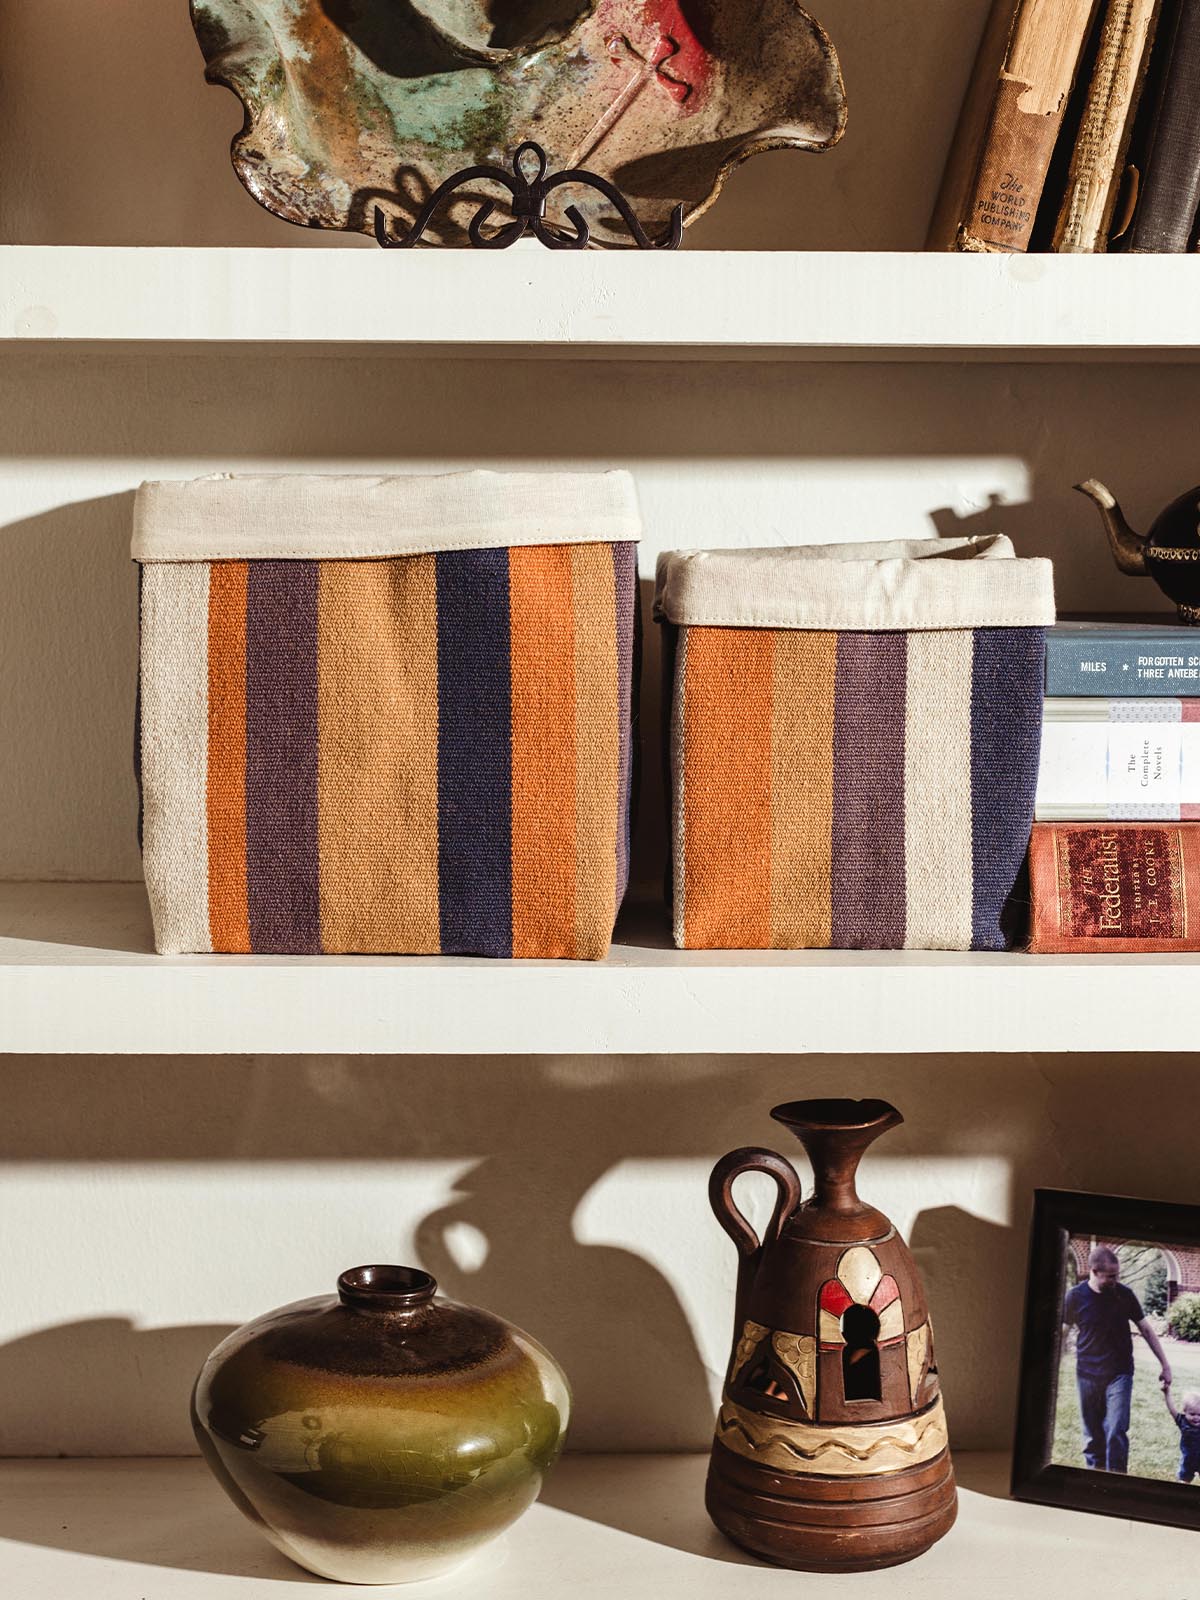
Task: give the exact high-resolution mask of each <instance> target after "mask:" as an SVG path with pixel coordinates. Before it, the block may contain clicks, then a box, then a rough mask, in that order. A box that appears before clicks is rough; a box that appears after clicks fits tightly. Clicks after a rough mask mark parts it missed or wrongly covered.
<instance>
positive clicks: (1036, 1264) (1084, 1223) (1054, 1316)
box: [1012, 1189, 1200, 1528]
mask: <svg viewBox="0 0 1200 1600" xmlns="http://www.w3.org/2000/svg"><path fill="white" fill-rule="evenodd" d="M1072 1234H1074V1235H1081V1234H1084V1235H1087V1234H1092V1235H1096V1236H1098V1237H1100V1238H1104V1239H1118V1240H1129V1241H1131V1242H1134V1241H1137V1242H1141V1241H1145V1242H1146V1243H1148V1244H1162V1245H1166V1246H1168V1247H1169V1246H1171V1245H1185V1246H1193V1247H1195V1246H1196V1245H1200V1206H1187V1205H1172V1204H1169V1203H1167V1202H1165V1201H1159V1200H1130V1199H1125V1198H1123V1197H1121V1196H1119V1195H1099V1194H1082V1193H1075V1192H1071V1191H1067V1190H1062V1189H1037V1190H1035V1191H1034V1205H1033V1223H1032V1228H1031V1232H1030V1241H1029V1276H1028V1282H1027V1286H1026V1293H1025V1329H1024V1335H1023V1338H1022V1342H1021V1380H1020V1389H1019V1398H1018V1402H1017V1431H1016V1440H1015V1444H1014V1447H1013V1470H1012V1493H1013V1495H1014V1496H1015V1498H1017V1499H1018V1500H1032V1501H1037V1502H1039V1503H1041V1504H1043V1505H1054V1506H1065V1507H1068V1508H1070V1509H1071V1510H1075V1511H1096V1512H1100V1513H1102V1514H1104V1515H1106V1516H1112V1517H1133V1518H1137V1519H1138V1520H1140V1521H1143V1522H1164V1523H1170V1524H1172V1525H1173V1526H1175V1527H1180V1528H1200V1484H1196V1483H1191V1484H1188V1483H1168V1482H1165V1481H1163V1480H1160V1479H1157V1478H1139V1477H1134V1476H1132V1475H1126V1474H1122V1473H1115V1472H1101V1471H1091V1470H1089V1469H1088V1468H1086V1467H1082V1466H1080V1467H1065V1466H1059V1465H1057V1464H1056V1463H1054V1462H1052V1461H1051V1459H1050V1457H1051V1453H1052V1449H1053V1442H1054V1427H1055V1416H1056V1412H1057V1405H1058V1373H1059V1359H1060V1355H1061V1349H1062V1304H1063V1293H1064V1289H1065V1283H1066V1272H1067V1241H1068V1239H1069V1238H1070V1237H1071V1235H1072Z"/></svg>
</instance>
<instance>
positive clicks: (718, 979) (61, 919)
mask: <svg viewBox="0 0 1200 1600" xmlns="http://www.w3.org/2000/svg"><path fill="white" fill-rule="evenodd" d="M627 921H628V928H627V929H626V930H625V931H623V932H621V933H620V935H619V937H618V940H617V942H616V943H615V944H614V946H613V949H612V953H611V954H610V955H609V957H608V959H607V960H606V961H599V962H585V961H487V960H482V959H476V958H472V957H461V956H457V957H446V956H409V957H388V956H317V957H312V956H305V957H293V956H278V957H272V956H177V957H171V958H164V957H161V956H156V955H154V953H153V947H152V943H151V935H150V919H149V914H148V911H147V906H146V896H145V891H144V889H143V888H142V886H141V885H140V884H64V883H54V884H44V883H43V884H36V883H9V884H0V1053H4V1052H8V1053H19V1054H38V1053H41V1054H70V1053H86V1054H106V1053H107V1054H126V1055H139V1054H152V1055H160V1054H161V1055H168V1054H170V1055H228V1054H264V1055H265V1054H276V1055H389V1054H420V1055H539V1054H549V1055H557V1054H564V1055H568V1054H569V1055H607V1054H625V1055H638V1054H667V1053H674V1054H686V1053H696V1054H705V1055H716V1054H736V1055H756V1054H764V1055H771V1054H785V1055H802V1054H806V1053H813V1054H815V1053H822V1054H849V1053H853V1054H904V1053H910V1054H911V1053H946V1052H956V1053H965V1052H980V1051H1038V1052H1041V1053H1054V1052H1059V1051H1125V1050H1128V1051H1138V1052H1145V1051H1147V1050H1179V1051H1184V1050H1195V1049H1196V1048H1197V1039H1198V1038H1200V1027H1198V1023H1200V989H1198V987H1197V985H1196V982H1195V977H1196V974H1197V972H1198V971H1200V957H1198V956H1189V955H1178V956H1042V957H1031V956H1025V955H1020V954H1009V955H1005V954H1001V955H990V954H982V955H961V954H953V953H947V952H923V951H846V950H810V951H801V952H790V951H781V950H751V951H746V950H701V951H694V950H692V951H680V950H675V949H673V948H672V947H671V945H670V943H669V938H668V930H667V926H666V919H665V916H664V915H663V913H662V912H661V910H660V911H657V912H646V913H643V914H642V915H641V916H640V918H639V917H633V918H629V919H627ZM623 927H624V923H623Z"/></svg>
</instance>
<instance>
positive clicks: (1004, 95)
mask: <svg viewBox="0 0 1200 1600" xmlns="http://www.w3.org/2000/svg"><path fill="white" fill-rule="evenodd" d="M1198 206H1200V0H994V3H993V7H992V12H991V16H990V18H989V21H988V23H987V26H986V27H985V29H984V34H983V39H982V40H981V42H980V46H979V53H978V56H977V58H976V62H975V70H974V73H973V76H972V79H971V84H970V88H969V90H968V93H967V97H966V100H965V102H964V104H963V109H962V114H961V116H960V118H959V123H958V128H957V130H956V132H955V136H954V142H953V144H952V146H951V149H950V157H949V160H948V163H947V166H946V173H945V176H944V178H943V180H942V189H941V193H940V195H939V197H938V202H937V207H936V209H935V211H934V215H933V221H932V223H931V224H930V230H929V238H928V240H927V244H928V248H929V249H931V250H974V251H1021V250H1062V251H1072V252H1084V253H1091V252H1095V251H1103V250H1107V249H1109V248H1110V246H1111V247H1112V248H1115V249H1124V250H1129V251H1133V252H1141V253H1158V252H1162V251H1185V250H1188V249H1191V248H1194V247H1195V238H1196V232H1197V208H1198Z"/></svg>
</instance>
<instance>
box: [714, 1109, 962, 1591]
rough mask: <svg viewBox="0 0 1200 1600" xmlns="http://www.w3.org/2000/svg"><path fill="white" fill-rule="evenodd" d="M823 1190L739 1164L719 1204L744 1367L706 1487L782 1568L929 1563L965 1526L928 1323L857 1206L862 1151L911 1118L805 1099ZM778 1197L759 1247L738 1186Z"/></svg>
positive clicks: (874, 1216)
mask: <svg viewBox="0 0 1200 1600" xmlns="http://www.w3.org/2000/svg"><path fill="white" fill-rule="evenodd" d="M771 1115H772V1116H773V1117H774V1118H775V1119H776V1121H778V1122H782V1123H783V1124H784V1126H785V1127H788V1128H790V1129H791V1130H792V1132H793V1133H795V1134H796V1135H797V1136H798V1137H799V1139H800V1141H801V1143H802V1144H803V1145H804V1148H805V1150H806V1151H807V1153H808V1158H809V1161H810V1162H811V1163H812V1168H813V1174H814V1177H815V1180H816V1186H815V1189H814V1192H813V1194H812V1196H811V1198H810V1199H808V1200H806V1201H804V1202H803V1203H801V1198H800V1180H799V1178H798V1177H797V1176H796V1172H795V1169H794V1168H793V1167H792V1165H791V1163H790V1162H789V1161H786V1160H784V1158H783V1157H782V1156H779V1155H776V1154H775V1153H774V1151H771V1150H754V1149H745V1150H734V1151H732V1152H731V1153H730V1154H729V1155H727V1156H726V1157H725V1158H724V1159H723V1160H722V1161H719V1162H718V1163H717V1165H716V1167H715V1168H714V1170H713V1175H712V1181H711V1184H710V1187H709V1197H710V1199H711V1201H712V1206H713V1210H714V1211H715V1212H716V1215H717V1220H718V1221H719V1222H720V1224H721V1226H722V1227H723V1228H724V1229H725V1231H726V1233H728V1234H729V1236H730V1238H731V1239H732V1240H733V1242H734V1244H735V1245H736V1246H737V1249H738V1254H739V1257H740V1260H739V1264H738V1287H737V1306H736V1322H735V1331H734V1341H733V1355H732V1358H731V1360H730V1363H729V1371H728V1374H727V1376H726V1380H725V1389H724V1393H723V1396H722V1403H721V1410H720V1414H719V1416H718V1418H717V1428H716V1437H715V1439H714V1441H713V1450H712V1460H711V1463H710V1466H709V1473H708V1489H707V1496H706V1499H707V1504H708V1511H709V1515H710V1516H711V1517H712V1519H713V1521H714V1522H715V1523H716V1525H717V1527H718V1528H720V1529H721V1531H722V1532H723V1533H725V1534H727V1535H728V1537H729V1538H731V1539H732V1540H733V1541H734V1542H735V1543H736V1544H739V1545H742V1546H743V1547H744V1548H745V1549H747V1550H751V1551H753V1552H754V1554H755V1555H758V1556H762V1557H763V1558H765V1559H766V1560H768V1561H774V1562H776V1563H778V1564H779V1565H780V1566H786V1567H798V1568H802V1569H804V1570H806V1571H823V1572H852V1571H860V1570H866V1569H870V1568H874V1567H886V1566H891V1565H894V1564H895V1563H896V1562H900V1561H907V1560H909V1559H911V1557H913V1556H917V1555H920V1554H921V1552H922V1551H923V1550H927V1549H928V1548H929V1546H930V1545H931V1544H933V1543H934V1542H935V1541H936V1540H938V1539H940V1538H941V1537H942V1535H943V1534H944V1533H946V1532H947V1531H948V1530H949V1529H950V1527H951V1526H952V1525H953V1522H954V1517H955V1513H956V1510H957V1496H956V1493H955V1488H954V1473H953V1469H952V1467H951V1464H950V1451H949V1447H948V1444H947V1438H946V1421H945V1416H944V1414H943V1411H942V1399H941V1392H940V1389H939V1385H938V1378H937V1368H936V1366H935V1364H934V1356H933V1333H932V1330H931V1328H930V1322H929V1309H928V1307H927V1306H926V1304H925V1294H924V1290H923V1289H922V1286H921V1278H920V1274H919V1273H918V1271H917V1267H916V1263H915V1262H914V1261H913V1258H912V1256H911V1255H910V1254H909V1251H908V1248H907V1246H906V1245H905V1244H904V1242H903V1240H902V1239H901V1238H900V1237H899V1235H898V1234H897V1232H896V1230H895V1228H894V1227H893V1226H892V1224H891V1223H890V1222H889V1221H888V1219H887V1218H886V1217H885V1216H883V1215H882V1213H881V1212H878V1211H876V1210H875V1209H874V1208H873V1207H872V1206H869V1205H866V1204H864V1203H863V1201H861V1200H860V1199H859V1197H858V1194H857V1191H856V1189H855V1184H854V1180H855V1172H856V1170H857V1167H858V1163H859V1159H860V1157H861V1156H862V1153H863V1151H864V1150H865V1149H866V1148H867V1146H868V1145H869V1144H870V1143H871V1142H872V1140H874V1139H876V1138H878V1136H879V1135H880V1134H881V1133H884V1132H886V1130H887V1129H888V1128H894V1127H895V1126H896V1125H897V1124H898V1123H899V1122H901V1121H902V1120H903V1119H902V1117H901V1116H900V1113H899V1112H898V1111H897V1110H896V1109H895V1108H894V1107H893V1106H890V1105H888V1104H887V1102H886V1101H884V1100H799V1101H795V1102H794V1103H792V1104H790V1105H782V1106H776V1107H775V1109H774V1110H773V1111H772V1113H771ZM744 1172H765V1173H767V1174H768V1175H769V1176H770V1177H771V1178H773V1179H774V1180H775V1183H776V1185H777V1186H778V1189H779V1198H778V1200H777V1202H776V1205H775V1210H774V1213H773V1215H772V1217H771V1221H770V1224H769V1226H768V1227H767V1229H766V1231H765V1236H764V1238H763V1239H762V1240H761V1241H760V1240H759V1238H758V1237H757V1235H756V1234H755V1232H754V1230H753V1229H752V1228H751V1226H750V1224H749V1223H748V1222H747V1221H746V1219H745V1218H744V1217H743V1216H742V1214H741V1212H740V1211H738V1209H737V1207H736V1206H735V1205H734V1202H733V1194H732V1190H733V1183H734V1180H735V1179H736V1178H737V1177H738V1176H739V1175H740V1174H742V1173H744Z"/></svg>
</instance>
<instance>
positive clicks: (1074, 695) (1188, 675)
mask: <svg viewBox="0 0 1200 1600" xmlns="http://www.w3.org/2000/svg"><path fill="white" fill-rule="evenodd" d="M1034 816H1035V818H1036V820H1035V822H1034V827H1033V840H1032V843H1031V846H1030V856H1029V865H1030V897H1031V902H1032V937H1031V942H1030V949H1031V950H1033V951H1035V952H1050V951H1072V950H1107V951H1139V950H1194V949H1197V948H1200V629H1196V628H1188V627H1184V626H1182V625H1181V624H1173V623H1170V622H1156V621H1120V620H1111V621H1106V622H1060V623H1058V624H1057V625H1056V626H1055V627H1054V628H1052V629H1051V630H1050V633H1049V637H1048V640H1047V648H1046V701H1045V711H1044V714H1043V723H1042V757H1041V766H1040V768H1039V772H1038V785H1037V799H1036V802H1035V809H1034Z"/></svg>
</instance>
